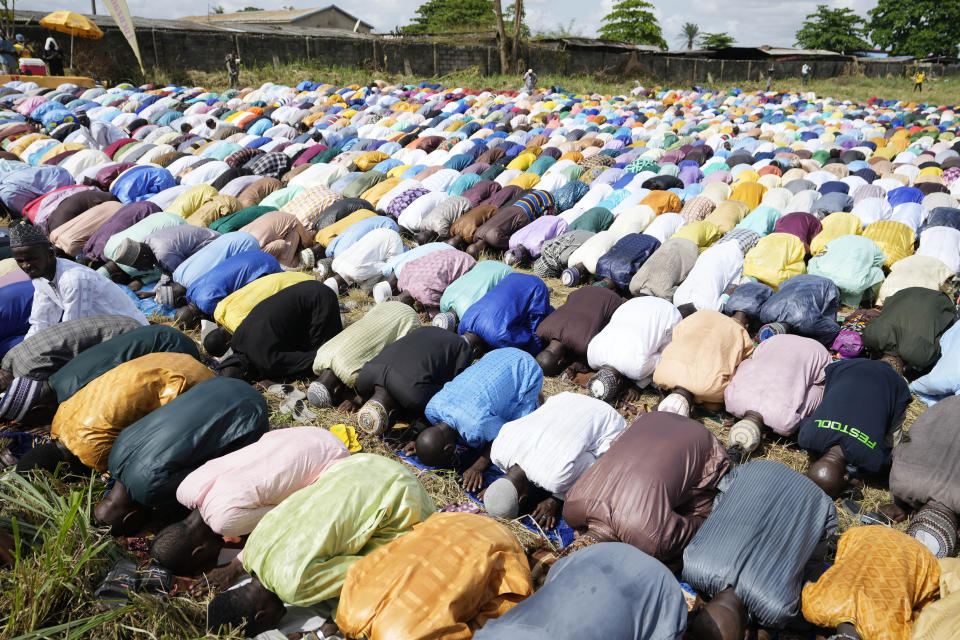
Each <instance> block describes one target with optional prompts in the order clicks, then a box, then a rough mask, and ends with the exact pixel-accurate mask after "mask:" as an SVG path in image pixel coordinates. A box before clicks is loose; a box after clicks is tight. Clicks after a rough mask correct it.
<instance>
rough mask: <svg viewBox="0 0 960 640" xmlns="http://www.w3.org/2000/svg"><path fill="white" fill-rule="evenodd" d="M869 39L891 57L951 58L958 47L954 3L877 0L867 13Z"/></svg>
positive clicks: (957, 5)
mask: <svg viewBox="0 0 960 640" xmlns="http://www.w3.org/2000/svg"><path fill="white" fill-rule="evenodd" d="M869 13H870V24H869V25H868V26H867V29H868V30H869V32H870V40H871V41H873V44H875V45H877V46H878V47H880V48H881V49H884V50H889V51H890V53H891V54H892V55H895V56H913V57H915V58H925V57H926V56H928V55H931V54H932V55H938V56H955V55H957V45H958V44H960V2H957V0H909V1H908V2H903V0H879V1H878V2H877V6H876V7H874V8H873V9H871V10H870V12H869Z"/></svg>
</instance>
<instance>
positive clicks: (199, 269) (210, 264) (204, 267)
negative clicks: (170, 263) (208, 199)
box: [173, 231, 260, 289]
mask: <svg viewBox="0 0 960 640" xmlns="http://www.w3.org/2000/svg"><path fill="white" fill-rule="evenodd" d="M259 249H260V243H259V242H257V239H256V238H255V237H254V236H253V234H250V233H247V232H246V231H231V232H230V233H225V234H223V235H222V236H220V237H219V238H217V239H215V240H214V241H213V242H211V243H210V244H208V245H207V246H205V247H203V248H202V249H200V250H199V251H197V252H196V253H195V254H193V255H192V256H190V257H189V258H187V259H186V260H184V261H183V262H182V263H180V266H179V267H177V269H176V271H174V272H173V281H174V282H177V283H179V284H182V285H183V286H185V287H187V288H188V289H189V288H190V286H191V285H193V283H194V282H196V281H197V280H198V279H199V278H200V277H202V276H203V275H204V274H206V273H209V272H210V271H211V270H212V269H213V268H214V267H216V266H217V265H218V264H220V263H221V262H223V261H224V260H226V259H228V258H230V257H232V256H235V255H237V254H238V253H243V252H245V251H257V250H259Z"/></svg>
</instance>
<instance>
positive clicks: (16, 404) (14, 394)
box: [0, 378, 40, 422]
mask: <svg viewBox="0 0 960 640" xmlns="http://www.w3.org/2000/svg"><path fill="white" fill-rule="evenodd" d="M39 391H40V381H39V380H31V379H30V378H14V379H13V382H11V383H10V386H9V387H8V388H7V391H6V393H4V394H3V395H0V420H9V421H12V422H20V421H21V420H23V416H25V415H26V414H27V411H29V410H30V407H31V406H32V405H33V402H34V400H36V398H37V393H39Z"/></svg>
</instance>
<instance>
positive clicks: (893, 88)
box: [0, 66, 960, 640]
mask: <svg viewBox="0 0 960 640" xmlns="http://www.w3.org/2000/svg"><path fill="white" fill-rule="evenodd" d="M224 75H225V74H210V73H201V72H186V73H185V74H183V77H179V78H176V80H177V81H178V82H183V83H188V84H191V85H198V86H206V87H209V88H211V89H214V90H216V89H223V88H225V87H224V83H225V80H226V78H225V77H224ZM241 79H242V80H243V82H244V83H245V84H248V85H253V86H258V85H259V84H261V83H262V82H266V81H272V82H279V83H286V84H295V83H297V82H299V81H301V80H304V79H311V80H314V81H325V82H330V83H332V84H336V85H341V86H342V85H345V84H348V83H358V84H366V83H369V82H371V81H373V80H375V79H382V80H385V81H387V82H390V83H393V82H401V81H402V82H408V83H414V82H418V81H419V79H413V78H404V77H400V76H389V75H385V74H381V73H373V72H369V71H364V70H356V69H342V68H321V67H317V68H295V67H293V66H286V67H281V68H280V69H279V71H278V70H276V69H274V68H273V67H268V68H263V69H255V70H244V72H243V74H242V75H241ZM157 80H160V81H169V80H173V78H169V77H168V78H162V77H161V78H157ZM435 80H436V81H438V82H442V83H443V84H445V85H447V86H463V87H472V88H491V89H516V88H518V84H519V79H517V78H513V77H503V76H494V77H482V76H479V75H478V74H476V73H472V72H463V73H458V74H453V75H451V76H446V77H443V78H438V79H435ZM540 83H541V86H547V85H550V84H560V85H562V86H564V87H565V88H567V89H570V90H574V91H578V92H592V91H597V92H601V93H604V94H616V93H623V92H626V91H628V90H629V89H630V88H631V87H632V86H633V82H632V80H622V81H616V82H615V81H612V80H609V79H604V78H593V77H586V76H582V77H571V78H567V77H564V78H559V77H550V76H546V77H544V76H541V78H540ZM741 86H742V87H743V88H745V89H747V90H754V89H757V88H761V87H760V86H759V84H757V83H753V84H751V83H744V84H742V85H741ZM774 86H775V88H777V89H789V90H795V89H799V88H800V82H799V79H797V80H795V81H794V80H782V81H778V82H777V83H775V85H774ZM681 88H682V87H681ZM729 88H730V87H727V89H729ZM809 89H810V90H813V91H816V92H817V93H818V94H821V95H826V96H831V97H835V98H837V99H839V100H843V99H850V100H855V101H862V100H866V99H868V98H870V97H873V96H880V97H883V98H885V99H906V100H909V99H911V95H912V94H911V93H910V92H911V84H910V82H909V81H908V80H906V79H899V80H873V79H865V78H856V77H854V78H838V79H836V80H833V81H830V82H822V81H815V82H812V83H811V85H810V87H809ZM924 95H925V97H927V98H928V99H931V100H932V101H934V102H936V101H940V102H941V103H943V104H952V103H954V102H958V100H957V96H958V95H960V93H958V92H956V91H954V90H953V85H952V84H951V83H950V82H948V81H942V82H939V83H933V84H932V85H931V86H930V90H929V91H928V92H927V93H925V94H924ZM0 226H6V222H4V221H0ZM547 284H548V286H549V287H550V288H551V300H552V303H553V304H554V305H555V306H559V305H560V304H562V302H563V301H564V300H565V298H566V296H567V295H568V294H569V292H570V291H571V290H570V289H567V288H565V287H563V286H562V285H561V284H560V282H559V280H548V281H547ZM347 299H348V301H351V302H353V303H356V306H355V307H353V309H352V310H351V312H350V313H349V314H348V316H347V320H348V322H352V321H355V320H356V319H357V318H359V317H360V316H361V315H362V314H363V313H364V312H365V311H366V310H367V309H369V307H370V305H372V304H373V301H372V300H371V299H370V298H368V297H367V296H366V295H365V294H363V293H362V292H360V291H357V290H353V291H351V292H350V293H349V294H348V297H347ZM561 391H573V392H576V393H584V392H585V391H584V389H582V388H580V387H577V386H575V385H573V384H571V383H569V382H567V381H564V380H561V379H559V378H548V379H546V381H545V384H544V392H545V394H546V395H547V396H551V395H554V394H556V393H559V392H561ZM658 401H659V397H658V395H657V394H656V393H655V392H652V391H649V390H648V391H646V392H644V394H643V395H642V397H641V399H640V401H639V402H638V403H637V404H638V405H645V406H646V407H647V408H650V409H652V408H655V407H656V404H657V402H658ZM268 402H269V403H270V405H271V408H272V409H274V411H276V409H277V407H278V404H279V403H278V402H277V401H276V400H275V399H272V398H269V399H268ZM923 408H924V407H923V405H922V404H921V403H919V401H916V400H915V401H914V403H913V404H912V405H911V406H910V408H909V409H908V418H907V425H908V426H909V424H911V423H912V421H913V420H914V419H915V418H916V417H917V415H919V413H920V412H921V411H922V410H923ZM638 410H639V411H642V410H643V408H642V407H639V406H634V407H627V408H624V414H625V415H635V413H636V412H637V411H638ZM694 417H696V418H697V419H699V420H700V421H701V422H703V423H704V425H705V426H706V427H707V428H708V429H710V430H711V431H712V432H713V433H715V434H716V435H717V436H718V437H719V438H720V439H721V440H722V441H724V442H725V441H726V435H727V432H728V430H729V427H728V426H724V423H723V421H721V420H718V418H717V417H716V416H712V415H695V416H694ZM271 422H272V423H273V424H274V425H280V424H285V425H288V424H292V420H291V419H290V417H289V416H283V415H279V414H277V413H274V415H273V416H272V420H271ZM337 423H347V424H352V425H354V426H356V415H355V414H350V415H345V414H340V413H338V412H336V411H333V410H326V411H319V412H318V413H317V418H316V419H315V420H314V421H312V423H311V424H314V425H316V426H317V427H321V428H329V427H330V426H332V425H334V424H337ZM361 443H362V445H363V447H364V450H365V451H368V452H373V453H378V454H381V455H386V456H393V455H394V454H393V452H392V450H391V449H390V448H389V447H386V446H384V445H383V443H382V442H380V441H379V440H376V439H371V438H367V437H362V438H361ZM753 458H765V459H773V460H778V461H780V462H782V463H784V464H786V465H788V466H790V467H792V468H794V469H796V470H797V471H801V472H802V471H804V470H805V469H806V467H807V464H808V460H807V457H806V455H805V454H804V453H802V452H801V451H800V450H799V449H798V448H797V446H796V445H795V444H794V443H791V442H789V441H786V440H781V439H769V438H768V439H767V440H766V441H765V443H764V445H763V446H762V448H761V449H760V450H759V451H757V452H756V453H755V454H754V456H753ZM420 477H421V480H422V481H423V483H424V485H425V486H426V488H427V490H428V491H429V492H430V494H431V496H432V497H433V498H434V500H435V502H436V503H437V505H438V507H442V506H444V505H446V504H450V503H459V502H466V501H467V500H468V498H467V496H466V495H465V494H464V493H463V491H462V490H461V489H460V486H459V483H458V479H457V478H456V477H454V476H453V474H450V473H426V474H421V476H420ZM101 491H102V484H101V482H100V480H99V479H93V480H91V482H90V483H89V484H88V485H86V486H84V485H80V486H77V485H74V486H67V485H64V484H63V483H61V482H59V481H57V480H55V479H52V478H47V479H46V480H45V481H44V482H40V483H37V484H34V485H31V484H29V483H26V482H23V481H22V480H21V479H19V478H17V477H16V476H14V475H12V474H6V475H4V476H2V477H0V526H2V527H4V528H6V529H8V530H16V533H17V535H18V537H19V538H20V539H21V541H22V543H23V544H24V545H29V546H30V547H32V548H33V552H32V553H28V552H26V549H23V553H22V554H21V559H20V561H19V562H18V564H17V566H15V567H14V568H12V569H3V570H0V640H11V639H16V640H26V639H37V640H39V639H41V638H97V639H104V640H120V639H129V638H144V639H146V638H178V639H179V638H198V637H203V636H204V633H203V623H204V618H205V603H206V601H205V600H203V599H200V600H197V599H193V598H190V597H183V596H178V597H175V598H172V599H170V600H166V601H160V600H155V599H150V598H142V597H138V598H137V599H136V600H135V601H134V602H133V604H131V605H130V606H128V607H126V608H124V609H121V610H118V611H113V612H103V611H101V610H99V609H98V608H97V606H96V605H95V604H94V603H93V602H94V597H93V592H94V590H95V589H96V588H97V586H98V585H99V584H100V582H101V580H102V578H103V575H104V574H105V572H106V570H107V569H108V568H109V566H110V565H111V564H112V563H113V561H114V560H115V559H116V558H117V557H118V556H119V555H120V554H121V553H123V552H122V551H121V549H120V547H119V546H118V545H117V544H116V542H115V541H113V540H112V539H111V538H110V536H109V535H108V532H107V531H105V530H103V529H98V528H96V527H93V526H92V525H91V524H90V518H89V515H90V511H91V509H92V504H94V503H95V502H96V500H97V499H98V496H99V493H100V492H101ZM889 499H890V496H889V492H888V490H887V489H886V487H884V486H881V485H875V486H869V487H867V488H866V489H865V490H864V500H863V502H864V503H865V505H866V506H867V507H868V508H870V509H875V508H876V507H877V506H878V505H880V504H883V503H885V502H888V501H889ZM838 506H839V505H838ZM14 520H15V521H16V526H14ZM840 522H841V528H842V529H846V528H849V527H850V526H855V525H856V522H855V521H854V519H853V518H851V517H849V516H847V515H846V514H845V513H843V512H842V511H841V513H840ZM508 526H510V528H511V530H512V531H514V533H515V534H516V535H517V537H518V539H519V540H520V541H521V542H522V543H523V544H524V545H526V546H528V547H531V546H533V545H535V544H537V543H538V542H539V541H541V540H542V538H540V537H539V536H537V535H536V534H534V533H532V532H530V531H529V530H527V529H525V528H524V527H522V526H520V525H519V524H518V523H516V522H512V523H508ZM900 528H902V526H901V527H900Z"/></svg>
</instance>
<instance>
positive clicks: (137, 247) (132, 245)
mask: <svg viewBox="0 0 960 640" xmlns="http://www.w3.org/2000/svg"><path fill="white" fill-rule="evenodd" d="M142 250H143V247H142V246H141V244H140V243H139V242H137V241H136V240H133V239H131V238H124V239H123V240H121V241H120V244H119V245H117V251H116V253H115V254H114V257H113V261H114V262H116V263H117V264H122V265H124V266H127V267H131V266H133V264H134V263H135V262H136V261H137V258H139V257H140V252H141V251H142Z"/></svg>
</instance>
